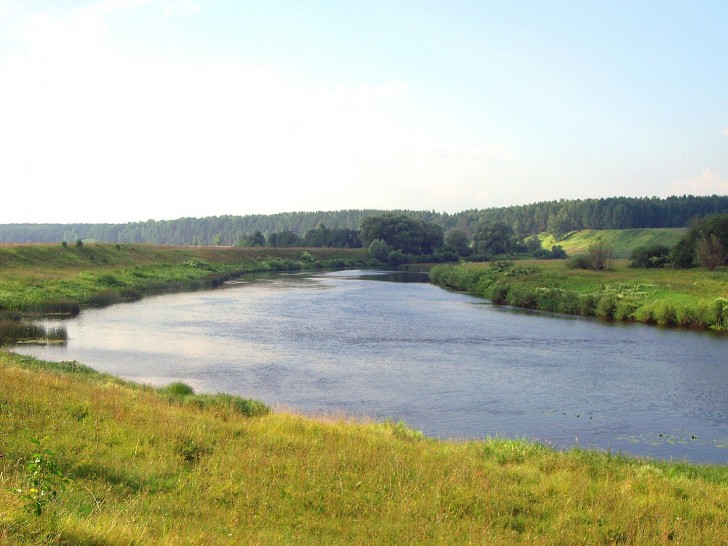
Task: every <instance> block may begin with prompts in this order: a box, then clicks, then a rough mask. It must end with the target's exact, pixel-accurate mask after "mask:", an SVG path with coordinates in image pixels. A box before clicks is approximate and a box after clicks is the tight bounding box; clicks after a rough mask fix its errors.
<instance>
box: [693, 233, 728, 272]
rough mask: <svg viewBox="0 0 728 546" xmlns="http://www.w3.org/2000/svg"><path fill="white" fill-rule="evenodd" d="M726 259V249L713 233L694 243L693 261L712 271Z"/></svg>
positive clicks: (727, 250)
mask: <svg viewBox="0 0 728 546" xmlns="http://www.w3.org/2000/svg"><path fill="white" fill-rule="evenodd" d="M726 259H728V249H727V248H726V246H725V245H724V244H723V241H721V240H720V239H719V238H718V236H717V235H716V234H715V233H710V234H706V235H703V236H701V237H699V238H698V240H697V241H696V242H695V260H696V261H697V262H698V264H700V265H701V266H702V267H706V268H708V270H710V271H713V270H714V269H715V268H716V267H718V266H719V265H722V264H724V263H725V262H726Z"/></svg>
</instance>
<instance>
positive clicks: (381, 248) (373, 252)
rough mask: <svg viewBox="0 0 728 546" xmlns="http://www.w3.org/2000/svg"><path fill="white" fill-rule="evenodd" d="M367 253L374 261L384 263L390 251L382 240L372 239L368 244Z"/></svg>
mask: <svg viewBox="0 0 728 546" xmlns="http://www.w3.org/2000/svg"><path fill="white" fill-rule="evenodd" d="M367 251H368V252H369V256H371V257H372V258H374V259H375V260H379V261H381V262H386V261H387V259H388V258H389V254H390V252H391V251H392V250H391V249H390V248H389V245H388V244H387V243H386V242H384V241H383V240H382V239H374V240H373V241H372V242H371V243H369V248H368V249H367Z"/></svg>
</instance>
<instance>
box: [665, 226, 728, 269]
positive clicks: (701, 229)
mask: <svg viewBox="0 0 728 546" xmlns="http://www.w3.org/2000/svg"><path fill="white" fill-rule="evenodd" d="M670 261H671V263H672V264H673V266H674V267H678V268H687V267H691V266H692V265H695V263H696V262H697V263H698V264H699V265H701V266H703V267H706V268H708V269H709V270H711V271H712V270H713V269H715V268H716V267H718V266H720V265H723V264H728V214H713V215H710V216H707V217H705V218H702V219H699V220H697V221H695V222H693V224H692V226H691V228H690V231H688V233H687V234H686V235H685V237H684V238H683V239H682V240H681V241H680V242H679V243H678V244H676V245H675V247H674V248H673V249H672V250H671V251H670Z"/></svg>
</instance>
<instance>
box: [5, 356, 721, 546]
mask: <svg viewBox="0 0 728 546" xmlns="http://www.w3.org/2000/svg"><path fill="white" fill-rule="evenodd" d="M0 384H2V385H3V387H4V388H3V390H2V392H0V409H1V410H2V411H0V430H2V431H3V437H2V444H0V480H1V481H2V485H3V487H0V507H2V509H1V510H0V544H7V545H21V544H22V545H26V544H28V545H30V544H33V545H36V544H44V545H49V546H53V545H62V544H74V545H75V544H89V545H91V544H94V545H106V546H116V545H128V544H135V545H145V544H154V545H175V546H178V545H185V544H410V543H430V544H442V543H449V544H468V543H477V544H543V545H546V544H554V545H555V544H576V543H579V544H616V543H619V544H634V545H636V544H640V545H642V544H667V543H674V544H724V543H725V542H726V540H728V527H727V526H726V521H725V506H726V504H727V503H728V467H725V466H720V467H711V466H697V465H688V464H684V463H666V462H656V461H642V460H638V459H630V458H625V457H621V456H619V455H612V454H607V453H596V452H591V451H581V450H573V451H569V452H565V453H564V452H558V451H554V450H552V449H549V448H547V447H544V446H541V445H537V444H533V443H528V442H525V441H520V440H506V439H498V440H484V441H469V442H454V441H437V440H432V439H427V438H424V437H422V435H421V434H419V433H418V432H417V431H413V430H411V429H409V428H407V427H406V426H405V425H404V424H403V423H396V424H395V423H382V424H376V423H363V422H355V421H351V420H347V419H345V418H342V417H319V418H309V417H302V416H298V415H292V414H290V413H277V412H274V413H271V414H267V415H265V414H263V415H260V413H261V412H257V413H258V414H259V415H258V416H252V417H248V416H246V412H245V411H240V409H239V407H247V406H245V405H244V404H242V402H241V403H239V404H236V403H235V402H234V400H231V399H228V398H224V397H223V398H220V397H217V398H216V397H214V396H207V397H205V396H202V397H199V396H196V395H185V394H183V393H179V394H176V395H174V394H172V393H166V394H165V393H164V392H163V391H159V390H155V389H152V388H150V387H142V386H140V385H135V384H132V383H129V382H125V381H121V380H119V379H116V378H114V377H112V376H108V375H105V374H98V373H96V372H93V371H92V370H90V369H88V368H85V367H83V366H80V365H78V364H77V363H65V364H50V363H44V362H39V361H37V360H34V359H31V358H26V357H19V356H16V355H13V354H9V353H3V352H0ZM180 390H181V389H177V391H174V392H179V391H180ZM262 413H264V412H262ZM33 438H38V439H39V442H40V444H35V443H33V442H32V441H31V440H32V439H33ZM36 453H38V454H40V455H39V457H35V456H33V455H34V454H36ZM28 461H41V462H40V463H38V465H39V466H38V465H35V466H33V467H26V463H27V462H28ZM38 468H40V469H41V470H40V471H39V472H40V474H39V476H40V479H36V478H34V477H33V476H38V474H34V470H33V469H38ZM61 479H67V481H66V483H65V488H62V487H61ZM18 490H21V492H20V493H18ZM53 492H56V493H57V496H55V497H54V496H53ZM38 499H40V513H39V515H38V514H37V512H35V511H34V508H35V506H36V505H35V504H34V502H35V501H37V500H38Z"/></svg>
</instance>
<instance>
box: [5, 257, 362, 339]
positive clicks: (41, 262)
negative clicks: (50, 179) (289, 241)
mask: <svg viewBox="0 0 728 546" xmlns="http://www.w3.org/2000/svg"><path fill="white" fill-rule="evenodd" d="M369 263H370V259H369V257H368V255H367V254H366V251H365V250H361V249H358V250H348V249H307V250H305V251H304V250H302V249H271V248H233V247H210V248H205V247H185V248H175V247H155V246H150V245H110V244H89V245H84V246H81V247H76V246H73V247H70V246H69V247H63V246H61V245H0V312H2V311H8V312H20V313H22V314H23V316H24V318H26V319H28V318H34V317H38V316H49V315H54V316H58V315H66V316H73V315H76V314H78V313H79V311H80V309H81V308H83V307H101V306H106V305H111V304H114V303H118V302H124V301H135V300H138V299H139V298H141V297H143V296H144V295H147V294H154V293H158V292H170V291H174V290H195V289H201V288H213V287H216V286H220V285H221V284H222V283H223V282H225V281H226V280H229V279H231V278H234V277H237V276H239V275H242V274H246V273H252V272H266V271H291V270H299V269H303V268H307V269H312V268H325V267H352V266H357V267H361V266H365V265H367V264H369ZM0 319H1V317H0ZM7 326H11V325H7ZM16 326H17V325H16ZM25 331H30V330H29V329H28V327H26V329H25V330H23V331H21V330H20V329H18V328H9V327H6V325H4V324H3V323H2V321H1V320H0V345H2V344H4V343H8V342H12V341H19V340H25V339H26V337H27V336H25ZM16 333H18V335H15V334H16ZM52 334H53V335H52V336H49V335H46V334H45V333H43V332H41V331H40V330H39V334H38V335H37V336H36V341H43V340H45V339H47V338H48V337H56V338H57V337H59V336H58V335H56V334H57V333H56V332H53V333H52Z"/></svg>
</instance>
